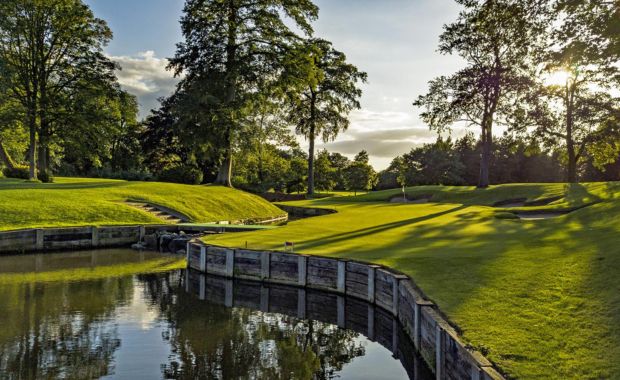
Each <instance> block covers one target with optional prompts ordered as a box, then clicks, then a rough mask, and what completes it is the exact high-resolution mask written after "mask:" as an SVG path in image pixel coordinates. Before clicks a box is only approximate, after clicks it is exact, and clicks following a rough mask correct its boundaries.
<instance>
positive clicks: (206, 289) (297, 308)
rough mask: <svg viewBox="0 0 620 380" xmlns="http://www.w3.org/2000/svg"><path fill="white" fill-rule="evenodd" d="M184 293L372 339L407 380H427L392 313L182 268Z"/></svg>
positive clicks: (354, 301)
mask: <svg viewBox="0 0 620 380" xmlns="http://www.w3.org/2000/svg"><path fill="white" fill-rule="evenodd" d="M185 290H186V292H187V293H189V294H192V295H194V296H196V297H198V298H199V299H201V300H206V301H208V302H210V303H213V304H217V305H224V306H227V307H243V308H246V309H252V310H261V311H264V312H270V313H279V314H284V315H288V316H291V317H294V318H299V319H306V318H309V319H312V320H316V321H320V322H324V323H330V324H334V325H338V326H340V327H342V328H346V329H349V330H352V331H355V332H357V333H359V334H361V335H364V336H366V337H368V338H369V339H370V340H372V341H376V342H378V343H379V344H381V345H382V346H383V347H385V348H386V349H388V350H389V351H390V352H392V354H393V356H394V358H396V359H398V360H400V362H401V363H402V365H403V367H404V368H405V370H406V371H407V373H408V375H409V377H410V378H411V379H415V380H427V379H433V378H434V375H433V373H432V372H431V371H430V369H429V368H428V366H427V365H426V364H425V363H424V362H423V359H422V358H421V357H420V356H419V355H418V354H417V353H416V350H415V347H414V346H413V344H412V343H411V340H410V339H409V338H408V337H407V335H406V333H405V332H404V331H403V329H402V326H401V324H400V323H399V322H398V320H397V319H396V318H395V317H394V315H393V314H392V313H390V312H388V311H386V310H383V309H382V308H380V307H377V306H375V305H372V304H370V303H368V302H366V301H363V300H359V299H356V298H353V297H345V296H343V295H339V294H335V293H328V292H322V291H317V290H312V289H305V288H301V287H291V286H284V285H280V284H267V283H259V284H258V285H257V282H255V281H248V280H233V279H230V278H225V277H218V276H209V275H205V274H203V273H200V272H197V271H193V270H188V271H187V272H186V277H185Z"/></svg>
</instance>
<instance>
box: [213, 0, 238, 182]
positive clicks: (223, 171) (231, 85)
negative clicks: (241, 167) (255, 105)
mask: <svg viewBox="0 0 620 380" xmlns="http://www.w3.org/2000/svg"><path fill="white" fill-rule="evenodd" d="M227 6H228V20H227V25H228V37H227V44H226V107H232V105H233V103H234V101H235V97H236V92H237V91H236V90H237V89H236V87H235V86H236V84H237V73H236V70H237V69H236V66H235V65H236V60H237V28H238V21H237V12H238V9H237V7H236V6H235V4H234V2H232V1H230V2H228V5H227ZM227 118H228V120H227V121H228V126H227V127H226V130H225V132H224V133H225V136H224V145H225V149H226V151H225V152H224V161H223V162H222V165H221V166H220V170H219V171H218V173H217V177H216V178H215V183H216V184H218V185H222V186H227V187H232V181H231V175H232V161H233V160H232V130H233V125H234V123H235V120H234V117H233V116H232V115H231V113H230V112H228V116H227Z"/></svg>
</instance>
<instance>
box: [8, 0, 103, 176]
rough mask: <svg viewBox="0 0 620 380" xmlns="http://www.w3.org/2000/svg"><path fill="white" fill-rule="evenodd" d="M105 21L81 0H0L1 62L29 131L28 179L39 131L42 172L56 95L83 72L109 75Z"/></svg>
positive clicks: (34, 173)
mask: <svg viewBox="0 0 620 380" xmlns="http://www.w3.org/2000/svg"><path fill="white" fill-rule="evenodd" d="M111 37H112V32H111V31H110V29H109V28H108V27H107V25H106V23H105V22H104V21H103V20H101V19H98V18H96V17H95V16H94V15H93V13H92V12H91V10H90V8H89V7H88V6H87V5H85V4H84V3H83V2H82V1H81V0H3V1H2V2H1V3H0V61H1V62H2V66H3V70H4V71H5V72H6V73H8V75H3V77H2V78H3V79H4V80H7V81H8V82H9V83H8V84H7V86H8V87H9V88H10V90H11V95H12V96H13V97H14V98H15V99H17V100H18V101H19V102H20V103H21V104H22V106H23V107H24V109H25V112H26V125H27V126H28V129H29V133H30V148H29V154H28V156H29V161H30V178H31V179H36V178H37V162H36V158H37V150H38V149H37V135H38V137H39V144H40V146H41V150H40V152H39V157H40V159H41V162H40V165H41V166H42V168H40V169H42V170H43V171H46V170H47V163H46V161H45V159H46V156H47V153H46V149H47V147H48V143H49V141H48V137H49V132H48V129H49V123H50V120H49V110H50V108H51V103H52V102H54V100H55V99H56V97H58V96H60V94H61V93H62V92H64V91H67V89H69V88H71V87H72V86H73V85H74V84H75V83H77V82H78V81H79V80H80V79H81V78H83V74H84V73H89V74H93V73H105V75H112V71H113V68H114V65H113V64H112V63H111V62H110V61H109V60H108V59H106V58H105V57H104V56H103V53H102V48H103V46H104V45H105V44H106V43H107V42H108V41H109V40H110V39H111Z"/></svg>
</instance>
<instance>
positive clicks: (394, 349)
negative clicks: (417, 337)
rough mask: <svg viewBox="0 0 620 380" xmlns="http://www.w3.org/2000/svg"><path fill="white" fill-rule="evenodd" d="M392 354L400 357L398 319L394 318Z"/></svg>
mask: <svg viewBox="0 0 620 380" xmlns="http://www.w3.org/2000/svg"><path fill="white" fill-rule="evenodd" d="M392 356H394V358H395V359H398V321H397V320H396V318H394V319H392Z"/></svg>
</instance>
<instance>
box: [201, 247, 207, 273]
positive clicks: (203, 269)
mask: <svg viewBox="0 0 620 380" xmlns="http://www.w3.org/2000/svg"><path fill="white" fill-rule="evenodd" d="M200 271H201V272H202V273H207V247H205V246H204V245H203V246H201V247H200Z"/></svg>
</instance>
